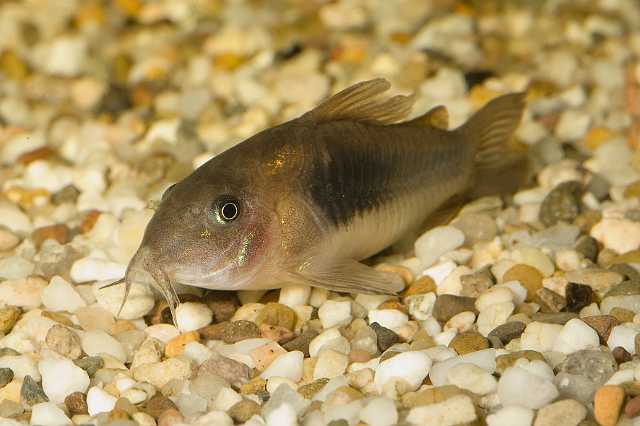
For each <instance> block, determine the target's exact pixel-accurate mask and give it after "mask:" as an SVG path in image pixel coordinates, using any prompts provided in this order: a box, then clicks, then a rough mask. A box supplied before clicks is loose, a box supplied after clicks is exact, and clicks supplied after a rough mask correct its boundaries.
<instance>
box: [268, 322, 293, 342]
mask: <svg viewBox="0 0 640 426" xmlns="http://www.w3.org/2000/svg"><path fill="white" fill-rule="evenodd" d="M259 328H260V335H261V336H262V337H264V338H265V339H271V340H273V341H274V342H278V343H285V342H288V341H290V340H292V339H293V338H294V337H295V336H296V335H295V333H294V332H293V331H291V330H289V329H287V328H285V327H280V326H277V325H270V324H262V325H261V326H260V327H259Z"/></svg>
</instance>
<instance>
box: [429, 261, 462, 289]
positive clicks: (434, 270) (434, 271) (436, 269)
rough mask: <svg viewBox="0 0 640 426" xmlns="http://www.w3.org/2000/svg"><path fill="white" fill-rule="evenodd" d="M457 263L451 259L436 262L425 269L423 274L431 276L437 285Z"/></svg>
mask: <svg viewBox="0 0 640 426" xmlns="http://www.w3.org/2000/svg"><path fill="white" fill-rule="evenodd" d="M457 266H458V265H456V264H455V262H452V261H451V260H447V261H445V262H441V263H438V264H437V265H434V266H432V267H430V268H428V269H425V270H424V272H423V275H426V276H428V277H431V278H432V279H433V282H435V283H436V285H437V286H439V285H441V284H442V283H443V282H444V280H445V279H446V278H447V277H448V276H449V274H451V273H452V272H453V271H454V270H455V269H456V268H457Z"/></svg>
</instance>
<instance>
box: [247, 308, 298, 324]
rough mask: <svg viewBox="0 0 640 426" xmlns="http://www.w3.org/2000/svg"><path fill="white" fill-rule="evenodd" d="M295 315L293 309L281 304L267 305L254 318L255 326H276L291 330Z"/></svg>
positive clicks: (294, 322)
mask: <svg viewBox="0 0 640 426" xmlns="http://www.w3.org/2000/svg"><path fill="white" fill-rule="evenodd" d="M296 318H297V315H296V313H295V311H294V310H293V309H291V308H290V307H288V306H286V305H283V304H281V303H267V304H266V306H265V307H264V309H262V310H261V311H260V313H259V314H258V316H257V317H256V321H255V322H256V324H257V325H258V326H260V325H262V324H269V325H277V326H280V327H284V328H286V329H288V330H293V328H294V327H295V325H296Z"/></svg>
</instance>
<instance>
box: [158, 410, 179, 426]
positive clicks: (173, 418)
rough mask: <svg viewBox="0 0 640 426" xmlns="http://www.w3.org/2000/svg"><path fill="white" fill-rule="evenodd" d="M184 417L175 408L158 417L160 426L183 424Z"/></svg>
mask: <svg viewBox="0 0 640 426" xmlns="http://www.w3.org/2000/svg"><path fill="white" fill-rule="evenodd" d="M183 422H184V417H183V416H182V414H180V412H179V411H178V410H176V409H175V408H169V409H168V410H165V411H164V412H163V413H162V414H160V417H158V426H175V425H177V424H178V423H183Z"/></svg>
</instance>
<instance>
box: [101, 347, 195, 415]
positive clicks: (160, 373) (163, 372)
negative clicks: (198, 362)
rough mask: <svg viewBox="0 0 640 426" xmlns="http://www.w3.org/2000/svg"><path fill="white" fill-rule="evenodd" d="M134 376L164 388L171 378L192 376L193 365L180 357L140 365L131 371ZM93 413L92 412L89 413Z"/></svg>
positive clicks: (177, 378)
mask: <svg viewBox="0 0 640 426" xmlns="http://www.w3.org/2000/svg"><path fill="white" fill-rule="evenodd" d="M131 372H132V373H133V378H134V379H136V380H137V381H140V382H149V383H151V384H152V385H153V386H155V387H156V388H158V389H159V388H162V387H163V386H164V385H166V384H167V383H169V382H170V381H171V380H174V379H176V380H184V379H188V378H189V377H191V373H192V371H191V365H190V363H189V362H188V361H185V360H183V359H181V358H179V357H176V358H169V359H167V360H165V361H162V362H156V363H148V364H143V365H140V366H138V367H136V368H134V369H132V371H131ZM89 414H91V413H89Z"/></svg>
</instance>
